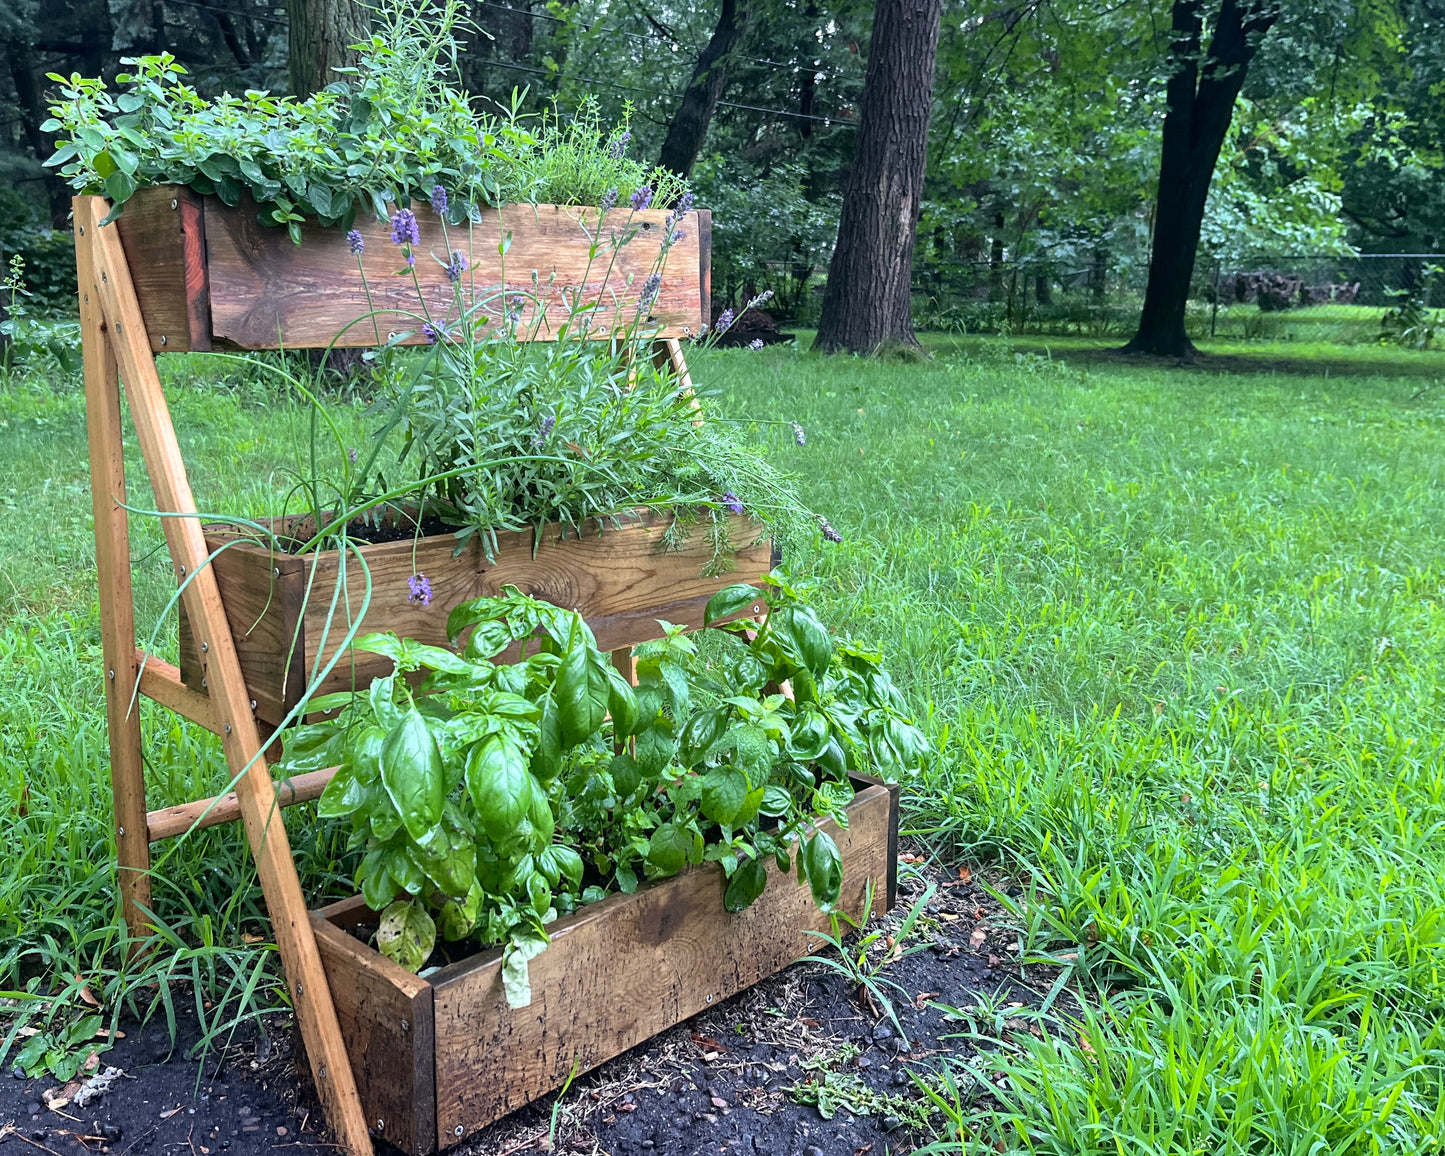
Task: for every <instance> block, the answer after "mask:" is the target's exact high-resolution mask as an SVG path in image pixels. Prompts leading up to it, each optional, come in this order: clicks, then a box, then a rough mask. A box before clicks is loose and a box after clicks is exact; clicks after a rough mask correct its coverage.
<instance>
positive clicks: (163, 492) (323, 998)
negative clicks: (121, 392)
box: [72, 197, 372, 1156]
mask: <svg viewBox="0 0 1445 1156" xmlns="http://www.w3.org/2000/svg"><path fill="white" fill-rule="evenodd" d="M72 204H73V206H74V210H75V220H76V225H77V228H79V227H81V226H84V227H85V229H86V233H87V234H89V237H88V240H89V244H90V246H91V253H90V258H91V269H90V273H91V274H92V276H91V277H90V278H88V283H87V281H82V282H81V294H82V298H83V297H84V296H85V294H86V293H87V292H88V293H90V295H91V296H92V297H94V298H98V300H99V303H100V306H101V312H102V315H103V318H104V321H105V323H106V326H107V336H108V337H109V338H110V344H111V347H112V348H113V349H114V350H115V354H116V358H117V360H118V362H119V368H120V370H121V373H122V376H123V379H124V382H125V390H126V397H127V398H128V400H129V401H130V412H131V418H132V420H133V422H134V424H135V430H136V440H137V441H139V442H140V446H141V452H142V454H143V455H144V457H145V462H146V469H147V471H148V472H149V474H150V479H151V488H152V490H153V491H154V493H155V500H156V502H157V504H158V506H159V508H160V509H163V510H168V511H171V512H173V513H175V514H177V515H180V516H178V517H171V518H165V519H162V521H163V523H164V531H165V536H166V542H167V545H168V546H169V548H170V553H171V559H172V562H173V564H174V565H175V566H176V568H177V571H178V573H179V572H184V573H188V574H194V575H195V578H194V581H192V582H191V583H190V584H189V585H188V586H187V587H186V589H185V591H184V594H183V598H184V599H185V605H186V610H187V612H188V613H189V615H190V618H191V626H192V629H193V630H194V631H195V634H196V638H197V641H198V644H199V645H200V646H201V647H202V653H203V654H205V655H206V656H207V669H208V670H209V672H210V688H209V689H210V699H211V709H212V711H213V712H214V717H215V719H216V721H217V722H218V723H220V725H221V729H222V737H221V741H222V747H223V749H224V751H225V754H226V762H227V764H228V766H230V768H231V770H232V773H233V774H235V775H237V776H238V781H237V792H236V793H237V795H238V797H239V799H240V803H241V811H242V816H243V818H244V820H245V826H246V836H247V839H248V841H249V842H250V845H251V854H252V857H253V858H254V859H255V862H256V874H257V877H258V878H259V879H260V882H261V888H262V891H263V893H264V894H265V896H266V908H267V912H268V913H269V915H270V917H271V927H272V931H273V933H274V934H275V937H276V946H277V950H278V952H279V953H280V956H281V961H282V963H283V965H284V966H285V969H286V978H287V980H288V981H289V983H290V985H291V995H292V1006H293V1007H294V1008H295V1009H296V1018H297V1022H298V1023H299V1025H300V1028H301V1035H302V1038H303V1040H305V1043H306V1050H307V1055H308V1057H309V1059H310V1061H311V1068H312V1075H313V1076H314V1078H315V1080H316V1089H317V1094H318V1096H319V1098H320V1100H321V1102H322V1104H323V1105H324V1106H325V1108H326V1116H327V1122H328V1123H329V1124H330V1126H331V1128H332V1130H333V1131H334V1132H335V1134H336V1136H337V1139H338V1141H339V1142H340V1144H341V1145H342V1147H344V1148H346V1149H347V1150H348V1151H350V1152H352V1153H355V1154H356V1156H370V1153H371V1150H372V1148H371V1137H370V1135H369V1134H368V1132H367V1128H366V1119H365V1117H364V1116H363V1115H362V1111H361V1101H360V1099H359V1098H358V1096H357V1094H356V1084H355V1082H354V1081H353V1080H352V1077H351V1063H350V1060H349V1059H348V1058H347V1054H346V1045H345V1042H344V1041H343V1039H342V1037H341V1027H340V1025H339V1024H338V1022H337V1019H336V1010H335V1008H334V1007H333V1006H332V1002H331V996H330V993H329V991H328V989H327V984H326V973H325V971H324V970H323V969H322V966H321V957H320V955H319V954H318V952H317V948H316V939H315V936H314V934H313V932H312V929H311V920H310V915H309V913H308V912H307V910H306V901H305V898H304V897H303V895H302V893H301V882H300V879H299V878H298V877H297V874H296V863H295V861H294V859H293V858H292V855H291V846H290V842H289V840H288V839H287V837H286V826H285V823H284V822H283V820H282V818H281V811H280V808H278V807H277V806H276V794H275V787H274V785H273V784H272V782H271V776H270V773H269V772H268V771H267V768H266V762H265V759H264V758H263V757H262V756H261V752H262V748H263V745H264V744H263V742H262V739H261V734H260V731H259V729H258V728H257V725H256V719H255V717H254V715H253V714H252V713H251V712H252V708H251V706H250V703H249V701H248V696H247V691H246V685H245V681H244V678H243V675H242V672H241V664H240V661H239V659H238V658H237V655H236V648H235V643H234V641H233V639H232V636H231V629H230V625H229V623H228V621H227V619H226V610H225V606H224V604H223V603H222V601H221V594H220V589H219V587H218V585H217V583H216V576H215V573H214V572H213V571H212V570H210V568H209V567H206V566H204V565H203V564H204V562H205V561H206V555H207V547H206V541H205V535H204V533H203V531H202V529H201V525H200V522H199V520H198V519H197V518H196V517H194V515H195V514H196V512H197V511H196V503H195V496H194V494H193V493H192V491H191V486H190V481H189V479H188V478H187V477H186V469H185V463H184V461H183V460H182V458H181V449H180V443H179V440H178V439H177V437H176V430H175V426H174V424H173V423H172V422H171V417H170V408H169V406H168V405H167V403H166V398H165V393H164V391H163V390H162V389H161V383H160V378H159V376H158V375H157V373H156V366H155V359H154V357H153V356H152V353H151V348H150V343H149V341H148V339H147V331H146V324H145V320H144V318H143V316H142V314H141V310H140V303H139V301H138V300H137V298H136V294H135V285H134V282H133V281H132V278H131V275H130V266H129V263H128V261H127V256H126V252H125V249H124V247H123V243H122V241H121V238H120V235H119V233H118V232H117V231H116V230H115V229H114V228H104V229H102V228H99V227H98V224H99V221H100V220H101V218H102V216H103V215H104V214H105V212H106V205H105V201H104V200H102V199H101V198H100V197H78V198H76V199H75V200H74V201H73V202H72ZM138 263H139V262H138ZM97 278H98V281H97ZM188 514H189V515H193V516H191V517H187V516H186V515H188ZM134 647H135V641H134V639H133V638H132V639H131V640H129V642H128V644H127V648H126V650H127V654H128V655H129V656H130V660H131V661H132V662H133V661H134Z"/></svg>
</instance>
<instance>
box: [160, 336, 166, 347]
mask: <svg viewBox="0 0 1445 1156" xmlns="http://www.w3.org/2000/svg"><path fill="white" fill-rule="evenodd" d="M165 343H166V335H165V334H164V333H162V334H161V344H162V345H164V344H165Z"/></svg>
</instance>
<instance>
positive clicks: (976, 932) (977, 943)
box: [968, 927, 988, 947]
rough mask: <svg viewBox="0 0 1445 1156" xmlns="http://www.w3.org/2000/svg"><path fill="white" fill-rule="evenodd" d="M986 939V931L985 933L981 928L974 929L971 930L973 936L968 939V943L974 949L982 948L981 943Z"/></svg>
mask: <svg viewBox="0 0 1445 1156" xmlns="http://www.w3.org/2000/svg"><path fill="white" fill-rule="evenodd" d="M987 938H988V932H987V931H985V930H984V929H983V928H982V927H975V928H974V929H973V934H972V935H970V936H969V937H968V941H969V943H971V944H973V945H974V947H982V946H983V941H984V940H986V939H987Z"/></svg>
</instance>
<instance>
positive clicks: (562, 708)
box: [556, 646, 615, 748]
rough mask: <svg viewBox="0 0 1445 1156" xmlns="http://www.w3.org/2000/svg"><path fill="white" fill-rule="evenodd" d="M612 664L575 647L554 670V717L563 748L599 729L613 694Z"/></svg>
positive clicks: (592, 652)
mask: <svg viewBox="0 0 1445 1156" xmlns="http://www.w3.org/2000/svg"><path fill="white" fill-rule="evenodd" d="M613 673H615V672H614V670H613V667H612V664H611V663H610V662H608V661H607V659H606V658H605V657H603V655H602V654H601V653H600V652H599V651H596V650H593V649H592V648H591V647H589V646H574V647H573V648H572V649H571V650H569V651H568V652H567V653H566V654H564V655H563V656H562V665H561V666H559V667H558V668H557V682H556V695H557V717H558V721H559V722H560V723H561V735H562V746H563V747H564V748H570V747H575V746H577V745H578V744H579V743H581V742H584V741H585V740H586V739H588V738H591V737H592V736H593V735H594V734H596V733H597V732H598V731H599V730H601V729H602V721H603V719H605V718H606V717H607V706H608V698H609V695H610V694H611V691H612V678H611V675H612V674H613Z"/></svg>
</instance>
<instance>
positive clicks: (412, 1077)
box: [311, 913, 436, 1156]
mask: <svg viewBox="0 0 1445 1156" xmlns="http://www.w3.org/2000/svg"><path fill="white" fill-rule="evenodd" d="M311 924H312V927H313V928H314V930H315V932H316V945H317V947H318V948H319V949H320V952H321V962H322V965H323V966H324V967H325V968H326V980H327V983H328V985H329V986H330V988H331V998H332V1000H333V1001H334V1002H335V1004H336V1014H337V1018H338V1019H339V1020H340V1021H341V1034H342V1036H343V1038H344V1039H345V1040H346V1051H347V1054H348V1055H349V1056H350V1058H351V1071H352V1075H353V1076H354V1077H355V1079H356V1086H357V1089H358V1091H359V1092H360V1093H361V1103H362V1107H363V1109H364V1110H365V1112H366V1119H367V1123H368V1124H369V1125H370V1127H371V1130H372V1133H373V1135H375V1136H376V1137H377V1138H378V1139H382V1140H385V1141H386V1142H387V1143H388V1144H392V1145H394V1146H395V1147H397V1148H399V1149H401V1151H403V1152H405V1153H406V1154H407V1156H427V1154H428V1153H430V1152H433V1151H435V1149H436V1076H435V1071H436V1066H435V1055H436V1036H435V1032H434V1029H433V1018H432V989H431V986H430V985H429V984H428V983H427V982H426V980H424V979H419V978H418V977H417V976H414V975H412V974H411V972H409V971H407V970H406V969H405V968H402V967H399V966H397V965H396V964H394V963H392V962H391V961H390V960H389V959H387V958H385V957H384V956H382V955H379V954H378V953H377V952H375V951H372V950H371V948H369V947H367V946H366V945H365V944H364V943H362V942H361V941H360V940H358V939H356V938H354V937H353V936H351V935H350V934H348V933H347V932H346V931H343V930H342V929H341V928H340V927H338V926H337V925H336V924H334V923H332V922H330V921H328V920H327V918H326V917H325V916H324V915H322V914H320V913H313V914H312V916H311Z"/></svg>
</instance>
